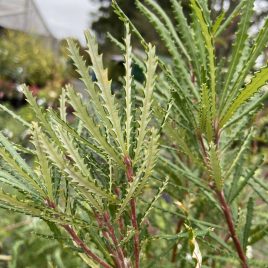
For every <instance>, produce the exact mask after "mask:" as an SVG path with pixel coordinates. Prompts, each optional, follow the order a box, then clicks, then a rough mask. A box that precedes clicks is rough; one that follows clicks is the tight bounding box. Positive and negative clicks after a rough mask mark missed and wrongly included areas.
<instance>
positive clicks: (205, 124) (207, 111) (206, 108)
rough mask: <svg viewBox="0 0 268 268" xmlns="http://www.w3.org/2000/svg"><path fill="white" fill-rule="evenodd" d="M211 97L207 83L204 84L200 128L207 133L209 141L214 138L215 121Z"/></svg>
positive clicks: (200, 109)
mask: <svg viewBox="0 0 268 268" xmlns="http://www.w3.org/2000/svg"><path fill="white" fill-rule="evenodd" d="M211 104H212V102H211V99H210V95H209V91H208V87H207V85H206V84H203V85H202V91H201V102H200V108H199V127H200V130H201V131H202V132H203V133H205V136H206V138H207V140H208V142H211V140H212V138H213V121H212V114H211V109H212V107H211Z"/></svg>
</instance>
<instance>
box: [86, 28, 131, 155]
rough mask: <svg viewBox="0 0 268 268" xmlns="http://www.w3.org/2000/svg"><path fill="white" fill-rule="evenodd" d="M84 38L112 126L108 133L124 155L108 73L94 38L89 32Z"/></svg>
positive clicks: (119, 120) (121, 135) (117, 115)
mask: <svg viewBox="0 0 268 268" xmlns="http://www.w3.org/2000/svg"><path fill="white" fill-rule="evenodd" d="M85 36H86V39H87V48H88V49H87V52H88V54H89V56H90V58H91V61H92V66H91V68H92V70H93V71H94V73H95V75H96V78H97V82H96V84H97V85H98V87H99V89H100V96H101V97H102V99H103V101H104V103H103V105H104V107H105V108H106V109H107V117H108V118H109V120H110V122H111V124H112V129H111V130H110V132H114V134H115V138H116V140H117V142H118V144H119V146H120V148H121V151H122V153H123V154H124V155H126V149H125V143H124V138H123V133H122V128H121V118H120V117H119V114H118V108H117V105H116V103H115V98H114V95H112V92H111V90H112V89H111V81H110V80H109V78H108V71H107V69H105V68H104V66H103V62H102V55H99V53H98V45H97V42H96V40H95V38H93V36H92V35H91V33H90V32H89V31H86V33H85ZM106 127H108V126H106Z"/></svg>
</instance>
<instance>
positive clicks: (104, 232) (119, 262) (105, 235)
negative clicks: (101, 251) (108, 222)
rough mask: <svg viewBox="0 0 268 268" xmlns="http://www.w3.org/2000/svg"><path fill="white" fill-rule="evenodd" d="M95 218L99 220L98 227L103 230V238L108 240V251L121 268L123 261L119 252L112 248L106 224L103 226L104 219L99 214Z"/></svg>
mask: <svg viewBox="0 0 268 268" xmlns="http://www.w3.org/2000/svg"><path fill="white" fill-rule="evenodd" d="M95 216H96V219H97V222H98V225H99V227H100V228H101V230H102V234H103V237H104V238H105V239H106V240H107V247H108V250H109V252H110V253H111V255H112V257H113V260H114V262H115V264H116V266H117V267H119V268H121V267H122V266H121V261H120V257H119V255H118V252H117V251H115V250H114V249H113V248H112V247H111V246H110V237H109V234H108V232H107V231H105V230H104V226H103V225H104V224H103V219H102V218H101V217H100V215H98V214H97V213H95Z"/></svg>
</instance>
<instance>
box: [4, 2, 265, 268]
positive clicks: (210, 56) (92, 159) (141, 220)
mask: <svg viewBox="0 0 268 268" xmlns="http://www.w3.org/2000/svg"><path fill="white" fill-rule="evenodd" d="M136 3H137V8H138V9H139V11H140V12H141V13H143V14H144V15H145V16H146V17H147V18H148V21H149V22H150V23H151V24H152V27H154V28H155V30H156V32H157V33H158V34H159V37H160V38H161V40H162V41H163V43H164V44H165V46H166V48H167V51H168V53H169V55H170V59H171V60H169V61H167V62H166V61H165V60H164V59H162V58H161V57H159V59H157V57H156V55H155V54H156V50H155V48H154V47H153V46H152V45H151V44H150V43H148V42H147V41H146V40H144V38H143V37H142V35H141V34H140V32H139V30H138V29H137V28H136V27H135V25H133V23H132V22H131V21H130V20H129V19H128V17H127V16H126V15H125V14H124V12H123V11H122V10H121V9H120V7H119V6H118V5H117V3H116V1H113V2H112V4H113V7H114V9H115V12H116V13H117V14H118V16H119V18H120V19H121V20H122V21H123V22H124V24H125V27H126V35H125V38H124V41H123V42H121V41H120V40H115V39H114V38H113V37H112V36H111V35H109V37H110V39H111V40H112V41H113V42H114V43H115V44H116V45H117V46H118V47H119V48H120V49H121V50H122V51H123V53H124V55H125V60H124V62H125V63H124V66H125V76H124V79H123V81H124V82H123V83H122V88H118V89H115V90H114V93H112V88H111V85H112V81H111V80H110V79H109V76H108V71H107V69H105V68H104V66H103V61H102V55H100V54H99V51H98V46H97V43H96V40H95V39H94V37H92V35H91V33H90V32H86V34H85V35H86V40H87V52H88V54H89V56H90V59H91V63H92V65H91V66H87V65H86V63H85V61H84V59H83V58H82V57H81V56H80V54H79V49H78V47H77V45H76V43H75V42H74V41H73V40H68V49H69V52H70V57H71V59H72V60H73V62H74V64H75V66H76V68H77V72H78V73H79V75H80V77H81V80H82V81H83V83H84V85H85V90H84V91H83V93H82V94H78V93H77V92H76V90H75V89H74V88H73V87H72V86H71V85H69V86H66V87H65V88H64V89H63V90H62V94H61V97H60V101H59V102H60V105H59V111H58V112H55V111H52V110H50V109H48V110H46V111H43V110H41V108H40V107H39V106H38V105H37V103H36V100H35V98H34V97H33V96H32V95H31V92H30V91H29V90H28V89H27V87H26V86H25V85H23V86H22V89H23V92H24V94H25V96H26V99H27V101H28V102H29V104H30V106H31V107H32V109H33V111H34V113H35V118H36V120H35V121H34V122H32V123H30V124H29V123H27V122H25V121H24V120H23V119H22V118H19V117H18V116H16V115H14V114H12V115H13V116H14V117H15V118H17V119H18V120H19V121H20V123H23V124H24V125H25V126H26V127H27V128H28V129H29V131H30V133H31V134H30V135H31V141H32V142H31V143H32V146H30V147H29V148H21V147H20V146H17V145H14V144H12V143H11V142H10V141H9V140H8V139H7V138H6V137H5V136H4V135H3V134H1V135H0V144H1V146H0V155H1V162H0V164H1V174H0V180H1V185H2V191H1V194H0V200H1V206H2V207H4V208H7V209H10V210H13V211H18V212H21V213H24V214H28V215H31V216H33V217H39V218H41V219H42V220H44V221H45V222H46V223H47V224H48V226H49V227H50V229H51V232H52V233H53V234H54V236H55V239H57V237H59V236H60V237H62V236H64V239H61V241H62V240H63V242H64V243H65V244H66V245H67V246H69V247H72V250H76V251H77V253H78V254H79V255H80V256H81V258H82V259H83V261H84V262H85V263H87V264H88V265H89V266H90V267H106V268H107V267H119V268H121V267H122V268H128V267H135V268H138V267H201V266H202V267H230V265H231V266H232V267H244V268H245V267H249V266H251V267H264V265H265V259H264V260H261V259H254V258H249V257H248V256H249V254H248V256H247V254H246V253H247V251H248V252H249V250H250V249H252V248H253V249H254V250H255V248H256V250H258V247H259V246H258V243H257V242H259V243H261V244H260V245H261V246H262V245H264V248H265V247H266V246H265V243H266V242H267V213H265V212H262V210H263V208H264V207H265V209H267V202H268V201H267V189H268V186H267V182H265V181H264V180H263V179H262V176H261V175H262V173H261V164H262V163H263V157H261V156H257V155H254V156H252V153H251V142H252V139H253V138H254V124H252V122H253V121H254V120H253V119H254V116H255V114H256V113H257V112H258V110H259V109H260V108H261V107H262V102H263V100H264V99H265V98H266V94H264V93H263V92H262V91H261V89H262V88H263V86H264V85H265V84H266V81H267V80H268V67H267V66H264V67H262V68H260V69H259V70H257V71H256V70H254V69H255V62H256V59H257V58H258V56H259V55H260V54H261V53H262V51H263V50H264V48H265V47H266V45H267V42H268V20H266V22H265V23H264V26H263V27H262V29H261V30H260V31H259V33H257V35H256V36H249V35H248V31H249V27H250V20H251V17H252V15H253V4H254V1H253V0H250V1H245V0H244V1H241V2H240V3H239V4H238V6H237V8H236V9H235V10H234V11H233V13H232V14H231V15H230V17H228V18H225V19H224V14H221V15H220V16H219V17H218V18H216V20H215V21H212V19H211V16H210V10H209V7H208V4H207V2H206V1H201V0H191V1H190V4H189V8H190V9H191V13H190V17H189V18H188V17H186V15H185V11H184V9H183V7H182V6H181V3H180V2H179V1H176V0H171V1H170V3H171V6H172V10H173V13H174V18H172V19H171V18H170V17H169V16H168V15H167V14H166V13H165V12H164V10H163V9H162V8H161V6H160V5H158V3H157V2H155V1H153V0H145V1H144V3H141V2H140V1H136ZM237 16H239V19H240V21H239V24H238V27H237V32H236V34H235V41H234V44H233V47H232V53H231V55H230V57H229V58H228V59H219V58H218V57H217V53H216V45H217V42H218V40H219V39H218V38H219V37H220V35H221V33H222V32H224V30H225V29H226V28H227V27H228V26H229V25H230V23H231V22H232V20H233V19H234V18H236V17H237ZM174 22H175V24H174ZM130 32H132V35H134V36H135V37H136V38H138V39H139V40H140V43H141V45H142V46H143V47H144V49H145V51H146V55H147V56H146V59H144V58H140V57H139V56H138V55H136V54H135V53H133V51H132V47H131V36H130ZM133 64H136V65H138V66H139V67H140V69H141V70H142V71H143V73H144V84H141V83H140V82H138V81H135V79H134V78H133V76H132V67H133ZM157 65H158V68H157ZM252 70H254V71H255V72H254V73H253V74H252V73H251V72H252ZM90 72H92V73H94V75H95V77H96V81H93V79H92V77H91V76H90V75H89V73H90ZM117 92H120V94H118V95H121V96H123V97H121V98H120V97H117V94H116V93H117ZM67 105H68V106H71V107H72V108H73V110H74V112H73V117H74V120H73V121H74V122H72V123H71V122H69V120H68V116H67V113H66V107H67ZM10 113H11V112H10ZM22 154H23V155H25V154H27V155H28V157H27V158H28V159H32V161H28V162H26V160H24V159H23V157H22ZM145 189H146V191H145ZM68 237H69V238H71V242H70V239H68ZM71 243H73V245H72V244H71ZM264 250H265V249H264ZM263 258H265V256H263ZM266 264H267V263H266Z"/></svg>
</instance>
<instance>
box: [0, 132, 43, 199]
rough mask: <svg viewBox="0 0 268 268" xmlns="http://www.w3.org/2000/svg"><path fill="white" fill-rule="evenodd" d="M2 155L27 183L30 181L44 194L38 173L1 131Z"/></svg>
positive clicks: (0, 152) (0, 149)
mask: <svg viewBox="0 0 268 268" xmlns="http://www.w3.org/2000/svg"><path fill="white" fill-rule="evenodd" d="M0 156H1V157H2V158H3V160H4V161H5V162H6V163H7V164H8V165H9V166H10V167H11V168H12V169H13V170H14V171H15V172H16V173H18V174H19V175H20V176H21V177H22V178H23V179H24V180H25V181H27V183H29V184H30V185H31V186H32V187H33V188H34V189H35V190H36V191H37V192H38V193H40V194H41V195H43V194H44V193H43V189H42V186H41V185H40V182H38V179H37V176H36V174H35V173H34V172H33V171H32V169H31V168H30V167H29V166H28V165H27V164H26V162H25V161H24V160H23V159H22V157H21V156H20V155H19V154H18V153H17V152H16V151H15V149H14V148H13V146H12V144H11V143H10V142H9V141H8V140H7V138H6V137H5V136H4V135H3V134H2V133H1V132H0Z"/></svg>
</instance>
